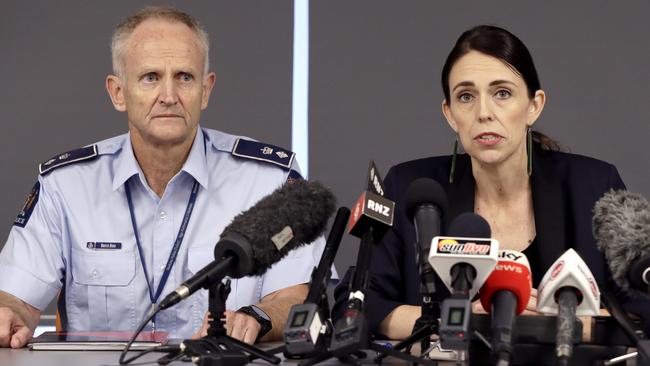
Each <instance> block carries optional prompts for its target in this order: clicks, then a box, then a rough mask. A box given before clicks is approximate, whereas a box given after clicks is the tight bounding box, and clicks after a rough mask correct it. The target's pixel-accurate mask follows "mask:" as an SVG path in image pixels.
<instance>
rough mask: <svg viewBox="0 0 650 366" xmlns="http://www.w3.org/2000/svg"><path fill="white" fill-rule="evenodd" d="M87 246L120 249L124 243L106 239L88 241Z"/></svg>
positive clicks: (99, 248) (98, 248) (90, 247)
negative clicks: (106, 240)
mask: <svg viewBox="0 0 650 366" xmlns="http://www.w3.org/2000/svg"><path fill="white" fill-rule="evenodd" d="M86 248H88V249H92V250H120V249H122V243H111V242H105V241H89V242H87V243H86Z"/></svg>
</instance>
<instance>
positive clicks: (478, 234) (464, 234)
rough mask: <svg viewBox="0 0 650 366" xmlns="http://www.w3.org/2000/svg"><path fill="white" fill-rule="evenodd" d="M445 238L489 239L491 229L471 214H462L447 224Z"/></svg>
mask: <svg viewBox="0 0 650 366" xmlns="http://www.w3.org/2000/svg"><path fill="white" fill-rule="evenodd" d="M447 236H452V237H461V238H490V237H491V236H492V229H490V224H488V222H487V221H486V220H485V219H484V218H483V217H481V215H478V214H475V213H473V212H465V213H462V214H460V215H458V216H456V218H455V219H454V221H452V222H451V224H449V229H448V230H447Z"/></svg>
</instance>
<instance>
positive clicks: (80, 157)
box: [38, 145, 98, 175]
mask: <svg viewBox="0 0 650 366" xmlns="http://www.w3.org/2000/svg"><path fill="white" fill-rule="evenodd" d="M97 155H98V154H97V145H92V146H88V147H83V148H81V149H76V150H71V151H68V152H65V153H63V154H59V155H57V156H55V157H53V158H52V159H49V160H48V161H46V162H44V163H41V164H40V165H39V166H38V172H39V174H40V175H46V174H47V173H49V172H51V171H52V170H54V169H56V168H60V167H62V166H66V165H68V164H72V163H76V162H78V161H84V160H91V159H94V158H96V157H97Z"/></svg>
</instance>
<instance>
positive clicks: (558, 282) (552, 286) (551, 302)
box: [537, 249, 600, 316]
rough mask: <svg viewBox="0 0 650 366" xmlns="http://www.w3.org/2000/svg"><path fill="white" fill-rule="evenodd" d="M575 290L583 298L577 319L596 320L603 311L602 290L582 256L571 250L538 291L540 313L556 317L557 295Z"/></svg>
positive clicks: (578, 306) (545, 276)
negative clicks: (592, 317) (562, 289)
mask: <svg viewBox="0 0 650 366" xmlns="http://www.w3.org/2000/svg"><path fill="white" fill-rule="evenodd" d="M564 287H573V288H575V289H576V290H578V291H579V292H580V293H581V294H582V300H581V301H578V305H577V307H576V315H577V316H595V315H598V314H599V310H600V290H599V289H598V285H597V283H596V279H595V278H594V275H593V274H591V271H590V270H589V267H588V266H587V264H586V263H585V261H583V260H582V258H581V257H580V255H578V253H577V252H576V251H575V250H573V249H569V250H567V251H566V252H564V254H562V255H561V256H560V258H558V259H557V260H556V261H555V263H553V265H552V266H551V267H550V268H549V269H548V271H546V274H544V277H543V278H542V281H541V282H540V284H539V288H538V289H537V311H538V312H540V313H544V314H550V315H554V314H557V312H558V304H557V302H556V296H555V292H556V291H558V290H559V289H561V288H564Z"/></svg>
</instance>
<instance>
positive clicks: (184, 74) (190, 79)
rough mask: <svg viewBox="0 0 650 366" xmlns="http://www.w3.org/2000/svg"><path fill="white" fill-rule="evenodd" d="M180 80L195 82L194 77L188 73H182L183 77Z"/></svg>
mask: <svg viewBox="0 0 650 366" xmlns="http://www.w3.org/2000/svg"><path fill="white" fill-rule="evenodd" d="M180 79H181V81H185V82H188V81H192V80H194V77H192V75H190V74H188V73H182V74H181V76H180Z"/></svg>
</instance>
